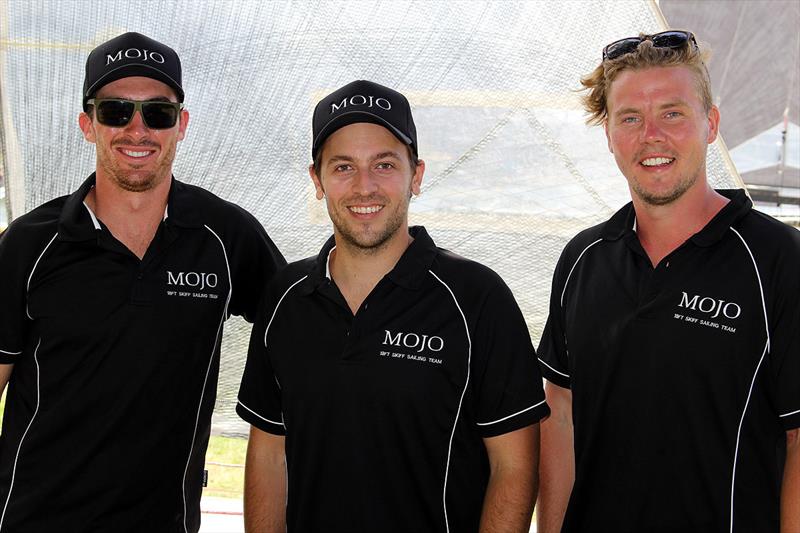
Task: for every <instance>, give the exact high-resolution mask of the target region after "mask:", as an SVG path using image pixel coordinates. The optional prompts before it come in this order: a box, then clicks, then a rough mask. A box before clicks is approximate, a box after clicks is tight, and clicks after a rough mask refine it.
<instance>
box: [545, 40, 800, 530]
mask: <svg viewBox="0 0 800 533" xmlns="http://www.w3.org/2000/svg"><path fill="white" fill-rule="evenodd" d="M582 82H583V84H584V86H585V87H586V88H587V89H588V91H589V92H588V94H587V96H586V97H585V100H584V102H585V104H586V108H587V110H588V111H589V113H590V122H593V123H596V124H600V125H602V126H603V127H604V129H605V132H606V137H607V139H608V147H609V150H610V151H611V152H612V153H613V154H614V157H615V159H616V161H617V165H618V166H619V169H620V171H621V172H622V174H623V175H624V176H625V178H626V180H627V181H628V187H629V189H630V192H631V199H632V202H631V203H629V204H628V205H626V206H624V207H623V208H622V209H620V210H619V211H618V212H617V213H616V214H615V215H614V216H613V217H611V219H610V220H608V221H607V222H604V223H603V224H600V225H598V226H596V227H593V228H590V229H588V230H585V231H583V232H581V233H580V234H578V235H577V236H576V237H575V238H574V239H573V240H572V241H571V242H570V243H569V244H568V245H567V247H566V249H565V250H564V252H563V254H562V256H561V258H560V260H559V263H558V266H557V268H556V272H555V275H554V280H553V291H552V297H551V303H550V315H549V318H548V322H547V325H546V327H545V331H544V333H543V337H542V341H541V345H540V347H539V357H540V364H541V368H542V372H543V374H544V376H545V377H546V379H547V381H548V383H547V384H546V391H547V400H548V403H549V405H550V406H551V409H552V413H553V414H552V416H551V417H550V418H549V419H548V420H547V421H546V422H545V423H544V424H543V427H542V455H541V459H542V490H541V493H540V494H541V495H540V500H539V501H540V506H539V511H538V513H539V525H540V531H541V532H543V533H549V532H552V531H558V530H559V529H560V528H561V527H562V526H563V529H562V530H563V531H593V532H602V531H614V532H617V533H619V532H644V531H663V532H667V531H671V532H672V531H682V532H685V531H704V532H708V531H731V532H737V531H741V532H745V531H759V532H769V531H773V532H776V533H777V532H778V531H779V527H780V528H781V530H782V531H785V532H789V531H800V517H799V515H800V488H799V487H798V485H800V444H799V443H798V429H797V428H798V427H799V426H800V387H799V386H798V383H800V305H799V304H798V300H799V299H800V276H798V275H797V273H798V272H800V233H798V232H797V231H796V230H794V229H792V228H790V227H788V226H784V225H782V224H781V223H779V222H777V221H775V220H773V219H771V218H770V217H768V216H766V215H763V214H761V213H758V212H756V211H753V210H752V204H751V202H750V200H749V199H748V198H747V196H746V194H745V192H744V191H742V190H731V191H716V190H714V189H713V188H712V187H711V186H710V185H709V183H708V180H707V176H706V150H707V146H708V144H710V143H712V142H713V141H714V140H715V139H716V137H717V132H718V127H719V116H720V115H719V111H718V109H717V108H716V107H715V106H714V105H713V104H712V100H711V90H710V82H709V77H708V73H707V70H706V66H705V62H704V52H703V50H702V49H701V48H700V47H699V46H698V44H697V42H696V40H695V38H694V36H693V35H692V34H691V33H690V32H685V31H667V32H662V33H658V34H655V35H639V36H637V37H630V38H626V39H621V40H619V41H615V42H613V43H611V44H609V45H608V46H606V47H605V49H604V50H603V61H602V63H601V64H600V65H599V66H598V67H597V68H596V69H595V71H594V72H593V73H592V74H591V75H589V76H588V77H586V78H585V79H583V80H582ZM573 443H574V447H573ZM562 521H563V524H562Z"/></svg>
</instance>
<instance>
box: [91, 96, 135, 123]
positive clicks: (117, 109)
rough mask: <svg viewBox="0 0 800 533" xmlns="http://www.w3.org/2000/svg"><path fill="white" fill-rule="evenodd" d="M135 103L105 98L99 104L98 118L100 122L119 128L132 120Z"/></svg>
mask: <svg viewBox="0 0 800 533" xmlns="http://www.w3.org/2000/svg"><path fill="white" fill-rule="evenodd" d="M133 110H134V105H133V103H132V102H123V101H120V100H104V101H102V102H100V103H99V104H97V120H98V121H99V122H100V124H105V125H106V126H111V127H112V128H119V127H121V126H124V125H125V124H127V123H128V122H130V121H131V118H132V117H133Z"/></svg>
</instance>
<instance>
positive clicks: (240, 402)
mask: <svg viewBox="0 0 800 533" xmlns="http://www.w3.org/2000/svg"><path fill="white" fill-rule="evenodd" d="M236 401H237V402H239V405H241V406H242V407H244V408H245V409H247V410H248V411H250V412H251V413H253V414H254V415H256V416H257V417H258V418H260V419H261V420H263V421H264V422H269V423H270V424H274V425H276V426H281V427H283V428H286V425H285V424H284V423H283V422H275V421H274V420H270V419H269V418H264V417H263V416H261V415H260V414H258V413H256V412H255V411H253V410H252V409H250V408H249V407H247V406H246V405H245V404H244V403H242V400H239V399H238V398H237V399H236Z"/></svg>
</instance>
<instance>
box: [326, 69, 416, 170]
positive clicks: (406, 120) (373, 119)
mask: <svg viewBox="0 0 800 533" xmlns="http://www.w3.org/2000/svg"><path fill="white" fill-rule="evenodd" d="M358 122H370V123H372V124H378V125H379V126H383V127H384V128H386V129H388V130H389V131H391V132H392V133H393V134H394V136H395V137H397V138H398V139H400V141H402V142H403V143H405V144H407V145H409V146H410V147H411V151H412V152H413V153H414V156H415V157H417V156H418V155H419V154H418V153H417V128H416V127H415V126H414V118H413V117H412V116H411V106H410V105H409V104H408V100H407V99H406V97H405V96H403V95H402V94H400V93H399V92H397V91H395V90H393V89H390V88H388V87H384V86H383V85H379V84H377V83H373V82H371V81H366V80H357V81H354V82H352V83H348V84H347V85H345V86H344V87H342V88H341V89H338V90H336V91H334V92H332V93H331V94H329V95H328V96H326V97H325V98H323V99H322V100H320V102H319V103H318V104H317V107H315V108H314V120H313V135H314V141H313V143H312V145H311V157H312V158H316V157H317V153H318V152H319V151H320V149H321V148H322V145H323V144H325V139H327V138H328V137H330V136H331V134H332V133H333V132H335V131H336V130H338V129H339V128H342V127H344V126H349V125H350V124H356V123H358Z"/></svg>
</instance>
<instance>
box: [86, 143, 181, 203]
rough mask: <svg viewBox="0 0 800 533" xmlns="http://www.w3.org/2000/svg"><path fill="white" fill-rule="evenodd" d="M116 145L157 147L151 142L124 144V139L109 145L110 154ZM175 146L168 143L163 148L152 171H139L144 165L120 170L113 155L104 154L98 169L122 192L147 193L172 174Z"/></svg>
mask: <svg viewBox="0 0 800 533" xmlns="http://www.w3.org/2000/svg"><path fill="white" fill-rule="evenodd" d="M116 144H124V145H126V146H142V147H148V146H152V147H158V146H159V145H158V144H157V143H155V142H153V141H143V142H139V143H132V142H126V140H125V139H122V140H120V141H118V142H116V143H114V144H112V145H111V149H110V151H111V152H113V150H114V148H115V145H116ZM176 145H177V143H170V144H169V145H167V146H166V147H164V148H165V150H164V152H162V154H161V160H160V161H159V162H158V164H157V165H156V167H155V168H154V169H152V170H146V171H145V170H139V169H141V168H144V165H128V167H127V168H122V167H121V165H120V164H119V162H118V161H117V160H116V159H115V158H114V156H113V153H109V154H106V155H105V156H104V157H100V158H99V159H100V161H99V163H100V167H101V168H102V169H103V171H104V172H105V174H106V175H107V176H109V177H110V178H111V181H113V182H114V183H115V184H116V185H117V186H118V187H119V188H120V189H122V190H124V191H128V192H145V191H149V190H151V189H153V188H155V187H156V186H157V185H159V184H160V183H162V182H163V181H164V180H165V179H166V178H168V177H169V176H170V175H171V174H172V162H173V160H174V159H175V150H176Z"/></svg>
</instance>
